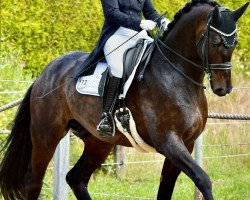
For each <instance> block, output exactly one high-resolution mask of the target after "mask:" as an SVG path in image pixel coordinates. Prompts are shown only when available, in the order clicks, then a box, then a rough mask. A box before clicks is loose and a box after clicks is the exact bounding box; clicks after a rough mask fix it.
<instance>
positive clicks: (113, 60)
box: [97, 31, 136, 136]
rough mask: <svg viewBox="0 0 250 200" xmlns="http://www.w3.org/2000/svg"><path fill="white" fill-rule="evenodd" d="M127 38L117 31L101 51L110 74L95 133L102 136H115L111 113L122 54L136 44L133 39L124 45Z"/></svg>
mask: <svg viewBox="0 0 250 200" xmlns="http://www.w3.org/2000/svg"><path fill="white" fill-rule="evenodd" d="M128 38H129V35H125V34H122V35H121V34H120V33H119V31H118V32H117V33H115V34H114V35H112V36H111V37H110V38H109V39H108V40H107V42H106V44H105V46H104V49H103V51H104V55H106V56H105V58H106V60H107V63H108V65H109V71H110V74H111V75H110V78H109V80H108V81H107V85H106V87H105V91H104V95H103V109H102V120H101V122H100V123H99V125H98V126H97V131H99V132H100V134H102V135H103V136H114V134H115V126H114V121H113V116H112V111H113V107H114V105H115V102H116V100H117V97H118V95H119V94H118V88H119V82H120V79H121V78H122V76H123V54H124V52H125V51H126V50H127V49H128V48H129V47H132V46H133V45H134V44H135V43H136V40H134V39H132V40H129V41H128V42H126V43H124V42H125V41H127V40H128ZM123 43H124V44H123ZM121 44H123V45H121ZM120 45H121V46H120ZM114 49H115V50H114ZM110 52H111V53H110Z"/></svg>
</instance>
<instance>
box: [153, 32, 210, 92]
mask: <svg viewBox="0 0 250 200" xmlns="http://www.w3.org/2000/svg"><path fill="white" fill-rule="evenodd" d="M162 32H163V29H162V28H160V29H159V31H158V33H157V35H156V37H155V39H154V43H155V46H156V47H157V49H158V51H159V52H160V54H161V55H162V57H163V58H164V59H165V60H166V61H167V63H168V64H169V65H170V66H171V67H172V68H174V69H175V70H176V71H178V72H179V73H180V74H181V75H183V76H184V77H185V78H186V79H188V80H189V81H191V82H192V83H194V84H195V85H197V86H199V87H202V88H203V89H206V87H205V86H204V85H203V84H201V83H198V82H197V81H195V80H193V79H192V78H190V77H189V76H188V75H186V74H185V73H184V72H182V71H181V70H180V69H178V68H177V67H176V66H175V65H174V64H173V63H172V62H171V61H170V60H169V59H168V58H167V56H166V55H165V54H164V53H163V52H162V50H161V48H160V46H159V44H158V42H160V43H161V45H162V46H163V47H164V48H166V49H168V50H170V51H171V52H172V53H174V54H175V55H177V56H179V57H180V58H182V59H183V60H185V61H187V62H189V63H190V64H192V65H193V66H195V67H197V68H198V69H200V70H202V71H204V69H203V67H201V66H200V65H198V64H196V63H195V62H193V61H191V60H189V59H188V58H186V57H184V56H182V55H181V54H180V53H178V52H176V51H175V50H173V49H172V48H171V47H169V46H168V45H166V44H165V43H164V42H163V41H161V39H160V37H159V36H160V35H161V34H162Z"/></svg>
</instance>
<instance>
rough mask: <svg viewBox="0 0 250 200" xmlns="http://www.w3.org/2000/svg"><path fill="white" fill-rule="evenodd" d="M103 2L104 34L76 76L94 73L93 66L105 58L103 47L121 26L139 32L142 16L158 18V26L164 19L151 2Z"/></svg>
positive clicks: (117, 0)
mask: <svg viewBox="0 0 250 200" xmlns="http://www.w3.org/2000/svg"><path fill="white" fill-rule="evenodd" d="M101 2H102V7H103V13H104V17H105V21H104V25H103V28H102V32H101V34H100V37H99V40H98V42H97V45H96V47H95V49H94V50H93V51H92V53H91V54H89V56H88V58H87V59H86V60H85V61H84V63H83V64H82V65H81V67H80V70H81V72H78V73H77V75H76V76H81V75H82V74H83V72H85V71H86V70H87V71H88V72H87V73H91V72H92V71H93V70H91V69H92V68H94V67H93V66H95V65H93V64H94V63H95V62H96V61H98V60H99V59H101V58H102V57H103V56H104V54H103V47H104V45H105V43H106V41H107V40H108V39H109V38H110V37H111V36H112V35H113V34H114V33H115V31H116V30H117V29H118V28H119V27H120V26H123V27H125V28H129V29H132V30H135V31H139V30H140V23H141V19H142V14H143V16H144V17H145V19H149V20H152V21H155V20H156V19H157V18H158V19H157V20H156V22H157V23H158V24H160V21H161V19H162V17H160V15H159V14H158V12H157V11H156V10H155V8H154V6H153V4H152V2H151V0H101ZM92 65H93V66H92ZM89 71H91V72H89Z"/></svg>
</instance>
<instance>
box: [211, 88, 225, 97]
mask: <svg viewBox="0 0 250 200" xmlns="http://www.w3.org/2000/svg"><path fill="white" fill-rule="evenodd" d="M214 93H215V94H217V95H219V96H225V95H226V94H227V92H226V90H224V89H223V88H217V89H215V90H214Z"/></svg>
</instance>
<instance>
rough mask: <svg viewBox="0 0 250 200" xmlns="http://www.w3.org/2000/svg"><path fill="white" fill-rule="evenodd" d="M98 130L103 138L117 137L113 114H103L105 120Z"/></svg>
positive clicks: (101, 122)
mask: <svg viewBox="0 0 250 200" xmlns="http://www.w3.org/2000/svg"><path fill="white" fill-rule="evenodd" d="M96 130H97V131H98V132H99V133H100V135H102V136H103V137H114V136H115V121H114V118H113V116H112V115H111V113H103V119H102V120H101V121H100V123H99V124H98V126H97V127H96Z"/></svg>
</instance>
